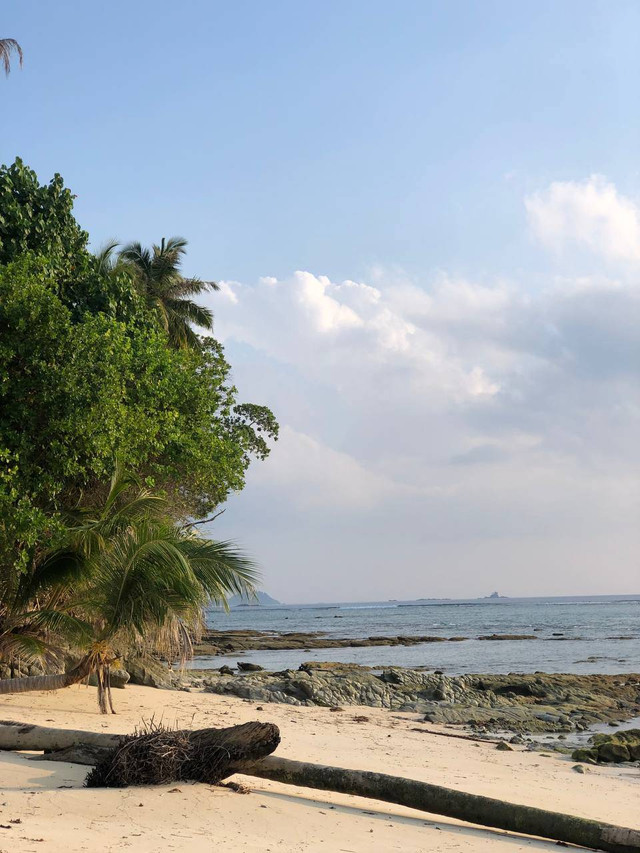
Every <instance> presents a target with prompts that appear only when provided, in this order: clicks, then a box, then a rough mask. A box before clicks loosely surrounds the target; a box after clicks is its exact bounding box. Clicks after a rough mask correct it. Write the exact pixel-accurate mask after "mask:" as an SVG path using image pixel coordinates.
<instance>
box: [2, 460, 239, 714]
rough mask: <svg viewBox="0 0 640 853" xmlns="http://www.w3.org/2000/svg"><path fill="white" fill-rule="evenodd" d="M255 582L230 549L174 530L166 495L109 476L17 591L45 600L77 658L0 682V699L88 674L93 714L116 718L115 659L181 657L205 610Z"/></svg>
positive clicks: (187, 652)
mask: <svg viewBox="0 0 640 853" xmlns="http://www.w3.org/2000/svg"><path fill="white" fill-rule="evenodd" d="M255 577H256V575H255V568H254V566H253V564H252V563H251V562H250V561H249V560H248V559H247V558H246V557H244V556H243V555H242V554H241V553H239V551H238V550H237V549H236V548H235V547H234V546H233V545H232V544H231V543H229V542H213V541H209V540H206V539H203V538H201V537H200V536H198V535H196V533H195V528H194V527H193V526H190V525H186V526H182V527H178V526H176V524H175V522H174V521H173V520H171V519H170V517H169V515H168V507H167V504H166V501H165V500H164V499H163V498H160V497H158V496H156V495H153V494H151V493H150V492H149V491H148V490H146V489H144V488H143V487H142V486H141V485H140V483H139V482H138V481H137V480H136V478H134V477H133V476H131V475H126V474H124V473H123V472H122V471H116V473H115V474H114V477H113V479H112V482H111V487H110V489H109V493H108V494H107V496H106V499H105V501H104V502H103V504H102V505H101V506H100V507H98V508H95V509H85V510H82V511H79V512H78V513H77V514H76V518H75V523H74V524H73V525H72V526H70V527H69V532H68V536H67V542H66V545H65V547H64V548H58V549H56V550H54V551H52V552H51V553H50V554H47V555H45V556H44V558H43V559H41V560H40V561H39V563H38V565H37V566H36V567H35V569H34V570H33V572H32V573H31V576H30V578H29V581H28V582H27V583H25V584H24V585H23V590H22V593H21V597H22V600H25V601H30V602H33V601H34V599H35V600H37V595H38V594H40V595H42V594H43V591H44V592H45V593H46V598H47V602H48V607H49V611H48V612H51V613H55V614H61V615H60V628H61V633H62V634H63V636H64V635H65V633H66V634H67V636H68V635H69V633H72V635H73V641H74V645H75V647H76V648H77V649H78V650H79V651H80V652H81V658H80V661H79V662H78V664H77V665H76V666H75V667H74V668H73V669H72V670H71V671H70V672H67V673H63V674H60V675H42V676H29V677H25V678H8V679H3V680H0V694H5V693H22V692H26V691H32V690H57V689H60V688H62V687H67V686H69V685H71V684H76V683H78V682H80V681H82V680H83V679H85V678H86V677H87V676H88V675H90V674H92V673H95V674H96V675H97V680H98V702H99V705H100V710H101V711H102V712H103V713H107V711H108V709H110V710H111V711H113V704H112V702H111V691H110V688H109V671H110V667H111V666H112V665H113V664H114V663H115V662H116V661H117V660H119V659H120V658H121V657H123V656H124V655H128V654H132V653H137V654H142V655H145V654H149V653H150V652H151V651H155V652H161V653H163V654H164V655H165V656H167V657H169V658H175V657H180V658H181V659H182V660H186V658H188V657H189V656H190V654H191V652H192V646H191V640H192V637H193V636H194V635H196V634H197V633H198V632H199V631H200V629H201V628H202V626H203V624H204V609H205V607H206V606H207V605H208V604H209V603H210V602H211V601H214V602H216V603H221V604H226V598H227V595H230V594H234V593H239V594H243V593H244V594H247V593H251V592H252V590H253V584H254V581H255ZM31 609H34V610H37V609H38V608H37V606H35V605H33V604H32V605H31ZM50 621H51V622H52V623H53V622H55V619H54V617H53V616H51V617H50ZM67 623H68V624H67ZM36 627H37V626H36ZM34 652H35V650H34Z"/></svg>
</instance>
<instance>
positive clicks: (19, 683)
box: [0, 657, 91, 696]
mask: <svg viewBox="0 0 640 853" xmlns="http://www.w3.org/2000/svg"><path fill="white" fill-rule="evenodd" d="M90 672H91V662H90V659H89V658H88V657H85V658H83V659H82V660H81V661H80V663H79V664H78V665H77V666H75V667H74V668H73V669H71V670H69V672H63V673H61V674H60V675H27V676H25V677H24V678H0V696H5V695H6V694H8V693H31V692H32V691H36V690H62V689H63V688H64V687H71V685H72V684H79V683H80V682H81V681H83V680H84V679H85V678H86V677H87V676H88V675H89V674H90Z"/></svg>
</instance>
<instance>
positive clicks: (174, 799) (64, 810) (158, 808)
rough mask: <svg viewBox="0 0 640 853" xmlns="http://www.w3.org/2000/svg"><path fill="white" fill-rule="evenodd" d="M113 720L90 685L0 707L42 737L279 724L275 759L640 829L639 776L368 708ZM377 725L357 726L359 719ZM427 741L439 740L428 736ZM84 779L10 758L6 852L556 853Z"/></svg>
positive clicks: (191, 711) (268, 788) (171, 709)
mask: <svg viewBox="0 0 640 853" xmlns="http://www.w3.org/2000/svg"><path fill="white" fill-rule="evenodd" d="M114 698H115V702H116V709H117V711H118V715H117V716H111V717H103V716H101V715H100V714H98V712H97V707H96V691H95V689H94V688H92V687H86V686H84V685H82V686H78V687H72V688H68V689H67V690H63V691H60V692H58V693H33V694H27V695H21V696H20V695H15V696H3V697H0V718H2V719H12V720H18V721H21V722H32V723H39V724H41V725H49V726H57V727H65V728H79V729H95V730H97V731H112V732H128V731H131V730H132V729H133V728H134V727H135V726H136V725H137V724H139V723H140V722H141V720H143V719H146V720H148V719H149V718H151V717H152V716H155V719H156V721H157V720H160V719H162V720H164V722H165V723H167V724H174V723H178V724H179V725H180V726H184V727H186V726H191V725H194V726H228V725H232V724H234V723H240V722H245V721H247V720H252V719H259V720H265V721H266V720H271V721H273V722H275V723H277V724H278V725H279V726H280V730H281V734H282V744H281V746H280V747H279V749H278V754H279V755H283V756H287V757H289V758H296V759H300V760H306V761H318V762H323V763H326V764H336V765H341V766H343V767H352V768H359V769H363V770H378V771H384V772H387V773H393V774H398V775H404V776H408V777H412V778H415V779H423V780H425V781H428V782H434V783H437V784H442V785H448V786H450V787H455V788H459V789H460V790H463V791H469V792H472V793H478V794H485V795H487V796H491V797H498V798H503V799H505V800H509V801H511V802H517V803H525V804H529V805H535V806H540V807H542V808H547V809H554V810H556V811H563V812H570V813H574V814H577V815H582V816H585V817H591V818H596V819H600V820H605V821H609V822H611V823H617V824H621V825H623V826H630V827H634V828H638V827H640V773H639V771H638V769H637V768H636V767H629V766H626V767H594V768H590V769H589V771H588V772H587V773H585V774H584V775H580V774H578V773H576V772H575V771H573V770H572V769H571V768H572V765H573V762H571V761H570V760H568V759H563V758H560V757H558V756H544V755H540V754H536V753H530V752H523V751H520V750H519V749H517V751H514V752H500V751H496V749H495V746H493V745H491V744H478V743H474V742H471V741H465V740H453V739H450V738H445V737H440V736H437V735H432V734H421V733H419V732H415V731H411V728H412V727H413V726H416V725H420V723H419V722H417V720H418V717H417V715H415V714H396V713H392V712H387V711H380V710H377V709H372V708H346V709H345V710H344V711H342V712H337V713H334V712H331V711H329V709H327V708H292V707H289V706H286V705H264V706H263V710H257V706H256V704H255V703H254V702H246V701H243V700H241V699H237V698H232V697H229V698H227V697H222V696H216V695H211V694H204V693H186V692H170V691H164V690H154V689H151V688H147V687H132V686H129V687H127V688H126V689H125V690H117V691H114ZM358 714H361V715H365V716H366V717H368V721H367V722H356V721H354V719H353V718H354V716H356V715H358ZM429 728H430V729H435V728H437V727H435V726H432V725H429ZM86 771H87V768H85V767H81V766H78V765H74V764H63V763H58V762H45V761H33V760H29V758H28V757H27V756H26V755H24V754H15V753H1V754H0V826H1V827H2V828H0V853H9V851H11V853H26V851H34V853H44V851H66V853H76V851H100V853H104V851H116V850H117V851H120V850H135V851H141V853H142V851H144V853H147V851H148V853H156V852H157V851H164V850H180V851H189V853H200V851H207V853H210V851H212V850H218V851H225V853H226V852H227V851H228V853H236V851H260V853H264V851H273V853H276V851H277V853H289V851H290V853H300V851H314V853H315V851H324V853H334V851H335V853H360V852H361V851H362V852H363V853H364V851H367V853H370V851H393V850H401V851H403V853H412V851H416V853H417V851H425V850H433V851H456V853H481V851H496V853H498V851H504V853H515V851H524V850H548V851H551V850H554V851H557V849H558V848H557V846H556V845H555V844H553V843H552V842H545V841H539V840H534V839H528V838H523V837H522V836H517V835H511V834H507V833H504V832H501V831H497V830H486V829H480V828H477V827H470V826H468V825H462V824H459V823H457V822H456V821H453V820H449V819H447V818H440V817H437V816H430V815H425V814H423V813H421V812H416V811H412V810H410V809H405V808H402V807H394V806H389V805H387V804H383V803H376V802H373V801H371V800H364V799H359V798H357V797H349V796H344V795H339V794H330V793H323V792H317V791H316V792H314V791H311V790H305V789H302V788H293V787H290V786H285V785H280V784H278V783H275V782H270V781H267V780H261V779H255V778H250V777H239V776H238V777H234V778H235V780H237V781H241V782H243V783H245V784H246V785H249V786H250V787H251V791H252V792H251V793H250V794H248V795H243V794H238V793H234V792H233V791H231V790H229V789H225V788H211V787H209V786H207V785H199V784H193V785H192V784H184V783H180V784H179V785H178V786H176V785H167V786H164V787H158V788H129V789H124V790H96V789H84V788H83V787H82V783H83V779H84V776H85V774H86Z"/></svg>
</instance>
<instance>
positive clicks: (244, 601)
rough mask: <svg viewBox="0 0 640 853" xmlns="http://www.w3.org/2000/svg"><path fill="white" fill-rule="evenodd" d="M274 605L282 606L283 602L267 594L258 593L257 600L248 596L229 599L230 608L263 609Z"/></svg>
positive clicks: (234, 596)
mask: <svg viewBox="0 0 640 853" xmlns="http://www.w3.org/2000/svg"><path fill="white" fill-rule="evenodd" d="M273 604H282V602H281V601H277V600H276V599H275V598H272V597H271V596H270V595H268V594H267V593H266V592H257V593H256V598H247V596H246V595H232V596H231V598H230V599H229V607H263V606H266V605H273Z"/></svg>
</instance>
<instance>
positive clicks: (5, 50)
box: [0, 39, 24, 76]
mask: <svg viewBox="0 0 640 853" xmlns="http://www.w3.org/2000/svg"><path fill="white" fill-rule="evenodd" d="M13 53H15V54H17V56H18V63H19V65H20V68H22V62H23V58H24V57H23V54H22V48H21V47H20V45H19V44H18V42H17V41H16V40H15V39H0V63H2V66H3V67H4V73H5V74H6V75H7V76H9V72H10V71H11V55H12V54H13Z"/></svg>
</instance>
